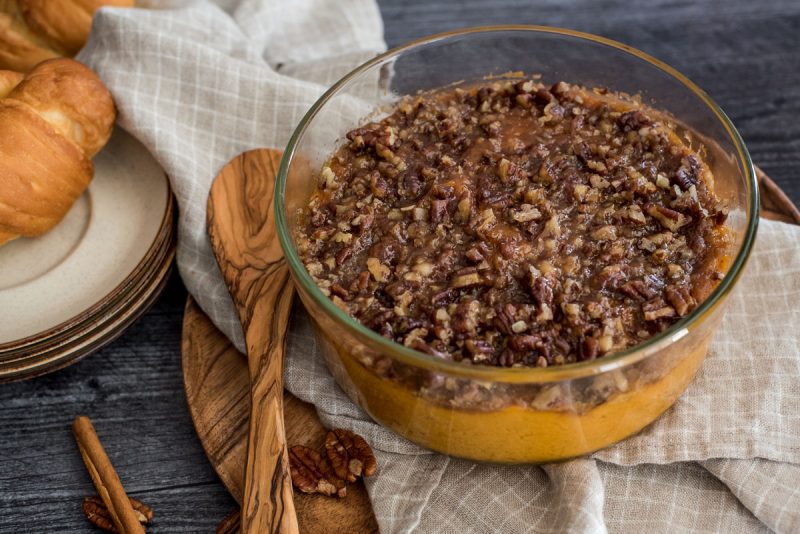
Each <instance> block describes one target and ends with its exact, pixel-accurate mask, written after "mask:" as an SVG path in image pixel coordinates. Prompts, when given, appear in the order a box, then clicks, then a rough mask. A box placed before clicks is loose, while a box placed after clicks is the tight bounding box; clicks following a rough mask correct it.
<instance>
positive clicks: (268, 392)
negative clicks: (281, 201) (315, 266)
mask: <svg viewBox="0 0 800 534" xmlns="http://www.w3.org/2000/svg"><path fill="white" fill-rule="evenodd" d="M279 161H280V152H277V151H275V150H267V149H261V150H252V151H250V152H245V153H244V154H242V155H240V156H239V157H237V158H236V159H234V160H233V161H232V162H231V163H229V164H228V165H226V166H225V167H224V168H223V169H222V171H221V172H220V173H219V175H217V178H216V180H215V181H214V183H213V185H212V186H211V193H210V194H209V197H208V210H207V218H208V234H209V237H210V238H211V246H212V248H213V249H214V254H215V255H216V257H217V263H218V264H219V267H220V271H221V272H222V276H223V278H224V279H225V282H226V284H227V286H228V289H229V291H230V293H231V297H233V301H234V304H235V306H236V309H237V312H238V313H239V320H240V321H241V323H242V329H243V330H244V334H245V341H246V344H247V360H248V367H249V371H250V395H251V397H250V398H251V411H250V431H249V437H248V446H247V465H246V468H245V490H244V500H243V501H242V531H243V532H252V533H259V534H261V533H282V534H294V533H297V532H298V525H297V515H296V513H295V509H294V502H293V500H292V481H291V476H290V473H289V456H288V451H287V447H286V432H285V427H284V422H283V357H284V346H285V342H286V331H287V328H288V323H289V313H290V311H291V305H292V296H293V293H294V287H293V285H292V283H291V280H290V279H289V271H288V268H287V266H286V260H285V259H284V258H283V253H282V250H281V248H280V244H279V242H278V237H277V234H276V228H275V221H274V208H273V195H274V189H275V180H274V176H275V173H276V169H277V166H278V162H279Z"/></svg>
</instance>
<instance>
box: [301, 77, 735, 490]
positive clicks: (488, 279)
mask: <svg viewBox="0 0 800 534" xmlns="http://www.w3.org/2000/svg"><path fill="white" fill-rule="evenodd" d="M684 133H685V132H683V131H679V130H678V128H677V126H676V125H675V124H674V123H673V121H671V120H670V119H669V117H668V116H667V115H666V114H665V113H662V112H658V111H655V110H652V109H651V108H649V107H648V106H647V105H645V104H643V103H641V101H639V100H637V99H631V98H630V97H628V96H626V95H622V94H615V93H613V92H611V91H609V90H608V89H604V88H595V89H589V88H583V87H578V86H574V85H571V84H569V83H566V82H558V83H554V84H552V85H545V84H544V83H542V82H541V81H540V80H535V79H517V80H491V81H486V82H482V83H478V84H475V85H465V86H463V87H457V88H454V87H448V88H443V89H439V90H433V91H429V92H424V93H420V94H417V95H414V96H409V97H406V98H402V99H400V101H399V102H398V104H397V106H396V108H395V109H394V110H390V111H389V113H388V114H387V115H385V116H384V117H383V118H382V119H380V121H376V122H370V123H367V124H363V125H362V126H361V127H359V128H356V129H354V130H353V131H351V132H350V133H349V134H348V135H347V139H348V141H347V142H345V144H344V145H343V146H341V147H340V148H339V149H338V150H337V151H336V152H335V153H334V154H333V155H332V157H331V158H330V159H329V160H328V161H327V162H326V163H325V165H324V166H323V167H322V170H321V171H320V176H319V180H318V183H319V186H318V189H317V190H316V191H315V192H314V194H313V195H312V197H311V199H310V201H309V204H308V209H307V211H306V212H305V213H304V214H303V215H302V216H301V217H300V220H299V221H298V222H299V224H298V225H297V227H298V230H297V235H296V240H297V242H298V245H299V246H298V249H299V250H300V251H301V256H302V259H303V262H304V264H305V265H306V268H307V270H308V272H309V274H310V275H311V276H312V277H313V278H314V280H315V281H316V282H317V283H318V284H319V286H320V287H321V288H322V290H323V292H324V293H325V294H327V295H328V296H329V297H330V298H331V300H333V301H334V303H335V304H336V305H337V306H339V308H341V309H342V310H344V311H345V312H346V313H348V314H350V315H351V316H352V317H353V318H355V319H356V320H358V321H360V322H361V323H362V324H364V325H365V326H367V327H368V328H370V329H372V330H374V331H375V332H377V333H379V334H380V335H382V336H384V337H386V338H387V339H390V340H392V341H394V342H396V343H398V344H401V345H405V346H406V347H411V348H413V349H416V350H418V351H421V352H424V353H426V354H428V355H430V356H432V357H434V358H442V359H448V360H453V361H464V362H466V363H468V364H480V365H496V366H531V367H533V366H539V367H550V366H555V365H562V364H569V363H574V362H578V361H584V360H591V359H594V358H601V357H604V356H605V355H607V354H612V353H614V352H615V351H619V350H625V349H626V348H628V347H631V346H633V345H635V344H637V343H639V342H641V341H644V340H645V339H647V338H648V337H650V336H653V335H656V334H658V333H659V332H660V331H662V330H663V329H665V328H667V327H669V326H670V325H671V324H673V323H675V322H676V321H678V320H679V319H680V317H683V316H685V315H686V314H689V313H691V312H692V310H694V309H696V307H697V304H698V301H700V300H702V298H705V296H707V295H708V294H709V292H710V291H711V290H713V287H714V285H715V284H716V283H717V282H718V280H719V275H718V274H716V273H718V272H719V271H720V269H721V268H722V267H723V266H724V263H723V261H722V258H723V257H724V256H725V254H726V253H727V251H728V249H729V245H730V235H731V234H730V232H729V231H728V230H727V228H725V227H724V226H723V224H724V222H725V219H726V216H725V214H726V213H727V210H726V208H725V206H724V205H723V203H722V202H720V200H719V199H718V198H717V196H716V195H715V194H714V191H713V186H714V182H713V175H712V173H711V169H710V167H709V163H708V162H707V161H706V160H705V159H704V156H703V154H704V153H705V152H707V151H708V148H706V149H704V148H703V147H701V146H699V144H698V143H696V142H695V141H696V140H694V139H691V140H688V141H691V142H688V141H687V136H686V135H684ZM709 161H711V160H710V159H709ZM365 365H367V366H368V367H370V368H371V369H373V370H374V371H375V372H376V373H378V374H380V376H387V377H388V376H391V380H395V381H399V382H403V381H405V382H408V383H410V384H412V387H418V385H419V383H421V382H419V381H414V379H413V378H412V377H411V376H404V375H403V373H399V372H397V369H395V368H394V367H392V368H391V369H390V370H387V369H388V368H386V366H385V365H384V367H381V366H380V365H383V364H379V363H378V361H370V362H368V363H365ZM389 367H391V366H389ZM412 374H413V373H412ZM453 388H455V390H454V389H453ZM441 390H442V392H441V393H440V394H441V396H442V398H443V399H445V400H446V402H447V403H449V405H451V406H453V405H459V404H463V403H468V402H469V403H477V402H479V400H480V399H481V398H483V397H482V394H480V393H479V392H476V391H473V390H470V391H469V392H467V391H461V390H460V389H459V387H458V386H454V385H452V384H450V389H447V388H446V387H444V386H441ZM340 475H341V476H344V475H343V474H342V473H340Z"/></svg>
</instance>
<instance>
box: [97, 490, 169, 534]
mask: <svg viewBox="0 0 800 534" xmlns="http://www.w3.org/2000/svg"><path fill="white" fill-rule="evenodd" d="M128 499H129V500H130V501H131V506H132V507H133V512H134V513H135V514H136V519H138V520H139V522H140V523H141V524H143V525H146V524H147V523H149V522H150V521H151V520H152V519H153V510H151V509H150V507H149V506H147V505H146V504H144V503H143V502H141V501H139V500H136V499H134V498H133V497H128ZM83 513H84V514H85V515H86V519H88V520H89V522H90V523H92V524H93V525H94V526H96V527H98V528H101V529H103V530H107V531H109V532H118V530H117V527H116V526H115V525H114V521H113V520H112V519H111V513H110V512H109V511H108V508H106V505H105V503H104V502H103V499H101V498H100V497H99V496H98V495H92V496H90V497H86V498H85V499H83Z"/></svg>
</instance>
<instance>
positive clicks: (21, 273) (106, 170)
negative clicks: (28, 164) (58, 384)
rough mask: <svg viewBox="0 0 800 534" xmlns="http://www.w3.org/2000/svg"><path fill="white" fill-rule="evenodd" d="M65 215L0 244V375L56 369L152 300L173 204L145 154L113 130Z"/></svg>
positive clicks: (167, 252)
mask: <svg viewBox="0 0 800 534" xmlns="http://www.w3.org/2000/svg"><path fill="white" fill-rule="evenodd" d="M94 164H95V177H94V180H93V181H92V184H91V185H90V186H89V189H88V190H87V191H86V193H84V195H83V196H82V197H81V198H80V199H79V200H78V201H77V202H76V203H75V205H74V206H73V208H72V209H71V210H70V212H69V213H68V214H67V216H66V218H65V219H64V220H63V221H62V222H61V223H60V224H59V225H58V226H57V227H56V228H54V229H53V230H52V231H50V232H49V233H47V234H45V235H43V236H41V237H38V238H35V239H17V240H16V241H12V242H11V243H9V244H7V245H5V246H4V247H0V382H2V381H8V380H15V379H19V378H27V377H31V376H36V375H40V374H43V373H46V372H50V371H53V370H55V369H60V368H62V367H64V366H66V365H68V364H70V363H73V362H74V361H76V360H77V359H79V358H81V357H83V356H86V355H87V354H89V353H91V352H92V351H95V350H97V349H98V348H100V347H102V346H103V345H105V344H107V343H109V342H110V341H112V340H113V339H114V338H115V337H117V336H118V335H119V334H121V333H122V331H123V330H124V329H125V328H126V327H127V326H128V325H130V324H131V323H132V322H133V321H134V320H135V319H136V318H137V317H139V316H140V315H141V314H142V313H144V311H145V310H146V309H147V308H148V307H149V306H150V305H151V304H152V303H153V302H154V301H155V299H156V297H157V296H158V295H159V293H160V292H161V290H162V289H163V287H164V285H165V283H166V280H167V277H168V274H169V271H170V268H171V265H172V260H173V258H174V256H175V225H174V211H175V210H174V204H173V197H172V192H171V190H170V188H169V182H168V181H167V177H166V175H165V174H164V171H163V169H162V168H161V167H160V166H159V164H158V163H157V162H156V161H155V159H154V158H153V156H152V155H151V154H150V153H149V152H148V151H147V149H146V148H145V147H144V146H142V145H141V144H140V143H139V142H138V141H136V140H135V139H134V138H133V137H131V136H130V135H129V134H127V133H125V132H124V131H122V130H120V129H119V128H118V129H117V130H116V131H115V133H114V135H113V136H112V138H111V140H110V141H109V143H108V145H107V146H106V147H105V148H104V149H103V151H102V152H100V154H98V155H97V156H96V157H95V159H94Z"/></svg>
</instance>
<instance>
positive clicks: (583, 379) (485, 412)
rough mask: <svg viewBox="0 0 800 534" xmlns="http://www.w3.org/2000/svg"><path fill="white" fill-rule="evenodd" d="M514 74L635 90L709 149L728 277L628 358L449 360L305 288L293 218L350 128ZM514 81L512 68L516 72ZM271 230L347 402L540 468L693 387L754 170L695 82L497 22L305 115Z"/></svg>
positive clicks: (395, 425) (726, 284)
mask: <svg viewBox="0 0 800 534" xmlns="http://www.w3.org/2000/svg"><path fill="white" fill-rule="evenodd" d="M515 72H516V73H518V72H524V73H526V74H528V75H530V74H537V75H541V76H542V79H543V81H546V82H547V83H553V82H556V81H559V80H564V81H567V82H569V83H575V84H580V85H584V86H587V87H595V86H602V87H608V88H609V89H611V90H612V91H621V92H625V93H629V94H638V95H641V97H642V99H643V101H644V102H646V103H648V104H650V105H652V106H653V107H654V108H656V109H659V110H663V111H666V112H668V113H670V114H671V115H672V116H673V117H674V118H675V120H676V121H677V122H678V123H680V124H681V125H683V126H685V129H686V132H690V133H691V135H692V136H693V137H695V138H697V139H702V141H703V143H704V144H705V145H706V146H707V147H708V148H709V150H708V157H707V160H708V163H709V165H710V166H711V168H712V170H713V172H714V174H715V191H716V193H717V195H718V196H719V197H720V198H721V199H723V200H724V201H725V202H726V204H727V206H728V208H729V209H730V214H729V217H728V222H727V224H728V226H729V227H730V229H731V231H732V235H733V239H732V246H731V250H730V251H729V252H728V257H729V261H728V268H727V270H726V272H725V273H724V274H725V276H724V278H723V279H722V280H721V281H720V283H719V285H718V286H717V287H716V288H715V289H714V290H713V292H712V293H711V294H710V296H709V297H708V298H707V299H706V300H705V301H704V302H703V303H702V304H701V305H700V306H698V308H697V309H696V310H694V311H693V312H692V313H691V314H689V315H688V316H686V317H684V318H683V319H682V320H681V321H679V322H678V323H676V324H674V325H673V326H672V327H670V328H669V329H667V330H665V331H663V332H662V333H660V334H658V335H656V336H654V337H652V338H650V339H649V340H647V341H645V342H643V343H641V344H639V345H637V346H635V347H633V348H631V349H629V350H625V351H623V352H618V353H615V354H611V355H608V356H605V357H602V358H599V359H596V360H593V361H587V362H582V363H574V364H569V365H565V366H560V367H558V366H557V367H548V368H496V367H484V366H479V365H467V364H464V363H458V362H450V361H444V360H440V359H436V358H434V357H432V356H429V355H427V354H423V353H420V352H416V351H414V350H412V349H409V348H407V347H404V346H402V345H400V344H397V343H394V342H392V341H390V340H388V339H386V338H384V337H382V336H380V335H379V334H377V333H376V332H373V331H372V330H369V329H368V328H366V327H365V326H363V325H361V324H360V323H358V322H356V321H355V320H354V319H352V318H351V317H349V316H348V315H346V314H345V313H344V312H342V311H341V310H340V309H339V308H337V307H336V306H335V305H334V304H333V302H332V301H331V300H329V298H328V297H326V296H325V295H324V294H323V293H322V292H321V291H320V290H319V288H318V287H317V286H316V285H315V283H314V282H313V280H312V278H311V277H310V276H309V274H308V272H307V271H306V270H305V268H304V266H303V263H302V262H301V261H300V258H299V257H298V254H297V251H296V249H295V243H294V238H293V236H294V235H295V231H296V229H297V227H298V224H299V219H298V213H300V212H302V210H303V208H304V207H305V206H306V203H307V201H308V198H309V196H310V194H311V192H312V190H313V189H314V187H315V185H316V183H317V176H318V173H319V170H320V168H321V167H322V165H323V163H324V162H325V161H326V160H327V159H328V158H329V157H330V155H331V154H332V153H333V151H334V150H335V149H336V148H337V147H338V146H339V145H340V144H341V143H342V141H343V138H344V134H345V133H346V132H347V131H349V130H350V129H352V128H354V127H356V126H358V125H359V124H361V123H363V122H364V120H365V118H366V117H367V116H369V115H370V114H373V115H374V114H376V113H380V110H385V109H386V107H387V105H388V104H390V103H392V102H394V101H396V100H397V99H398V98H399V97H400V96H402V95H407V94H414V93H416V92H417V91H420V90H429V89H435V88H439V87H443V86H447V85H454V84H456V85H457V84H466V83H470V82H475V81H479V80H482V79H485V78H486V77H487V76H508V75H509V73H515ZM512 75H513V74H512ZM276 188H277V189H276V191H277V194H276V195H275V198H276V221H277V226H278V232H279V236H280V241H281V245H282V247H283V250H284V252H285V255H286V259H287V261H288V265H289V268H290V271H291V274H292V278H293V280H294V282H295V285H296V287H297V290H298V293H299V295H300V297H301V299H302V301H303V303H304V305H305V307H306V308H307V310H308V312H309V314H310V316H311V318H312V319H313V322H314V325H315V328H316V332H317V334H318V337H319V340H320V346H321V348H322V352H323V355H324V357H325V360H326V362H327V365H328V367H329V368H330V370H331V372H332V373H333V375H334V376H335V377H336V380H337V382H338V383H339V385H340V386H341V387H342V389H343V390H344V391H345V392H347V394H348V395H349V396H350V398H351V399H352V400H353V401H354V402H356V403H358V404H359V405H360V406H361V407H362V408H364V410H366V411H367V413H369V415H370V416H371V417H372V418H373V419H375V420H376V421H377V422H379V423H381V424H382V425H384V426H386V427H388V428H390V429H392V430H393V431H395V432H396V433H398V434H400V435H402V436H405V437H406V438H408V439H410V440H411V441H414V442H415V443H418V444H420V445H422V446H424V447H427V448H429V449H431V450H434V451H438V452H441V453H445V454H449V455H453V456H458V457H462V458H468V459H472V460H480V461H491V462H508V463H530V462H532V463H543V462H552V461H557V460H563V459H567V458H571V457H575V456H581V455H585V454H588V453H591V452H592V451H595V450H598V449H601V448H604V447H607V446H609V445H611V444H613V443H615V442H617V441H619V440H621V439H624V438H625V437H627V436H630V435H632V434H634V433H636V432H638V431H639V430H641V429H642V428H644V427H645V426H647V425H648V424H649V423H651V422H652V421H653V420H655V419H656V418H657V417H658V416H659V415H661V414H662V413H663V412H664V411H665V410H666V409H667V408H669V407H670V406H671V405H672V404H673V403H674V402H675V401H676V400H677V399H678V397H679V396H680V394H681V393H682V392H683V391H684V390H685V389H686V387H687V386H688V385H689V383H690V382H691V381H692V379H693V377H694V376H695V374H696V372H697V370H698V369H699V367H700V365H701V364H702V362H703V360H704V358H705V356H706V353H707V352H708V347H709V344H710V343H711V340H712V337H713V335H714V332H715V330H716V329H717V327H718V326H719V323H720V320H721V318H722V315H723V313H724V310H725V301H726V298H727V296H728V294H729V292H730V291H731V289H732V288H733V287H734V286H735V284H736V282H737V280H738V279H739V276H740V275H741V272H742V269H743V267H744V265H745V263H746V261H747V258H748V255H749V253H750V249H751V247H752V244H753V240H754V238H755V234H756V227H757V223H758V205H759V204H758V190H757V187H756V178H755V172H754V169H753V165H752V162H751V161H750V156H749V154H748V152H747V149H746V148H745V146H744V143H743V141H742V139H741V137H740V136H739V134H738V133H737V131H736V130H735V128H734V127H733V125H732V124H731V122H730V120H729V119H728V118H727V117H726V116H725V114H724V113H723V112H722V110H721V109H720V108H719V107H718V106H717V105H716V104H715V103H714V102H713V101H712V100H711V99H710V98H709V97H708V95H706V94H705V93H704V92H703V91H702V90H701V89H699V88H698V87H697V86H696V85H694V84H693V83H692V82H691V81H689V80H688V79H686V78H685V77H684V76H683V75H681V74H680V73H678V72H676V71H675V70H674V69H672V68H670V67H669V66H667V65H665V64H664V63H662V62H660V61H658V60H656V59H654V58H652V57H650V56H648V55H646V54H644V53H642V52H640V51H638V50H635V49H633V48H631V47H628V46H625V45H622V44H619V43H616V42H614V41H610V40H608V39H604V38H602V37H597V36H594V35H589V34H585V33H579V32H575V31H571V30H564V29H557V28H549V27H536V26H495V27H483V28H473V29H465V30H459V31H455V32H450V33H445V34H440V35H435V36H432V37H428V38H425V39H421V40H418V41H415V42H412V43H410V44H408V45H405V46H402V47H399V48H396V49H394V50H391V51H389V52H387V53H385V54H383V55H381V56H378V57H376V58H375V59H372V60H370V61H368V62H367V63H365V64H363V65H361V66H360V67H358V68H357V69H355V70H354V71H352V72H351V73H349V74H348V75H347V76H345V77H344V78H342V79H341V80H340V81H339V82H337V83H336V84H335V85H334V86H333V87H332V88H331V89H330V90H329V91H327V92H326V93H325V94H324V95H323V96H322V97H321V98H320V99H319V100H318V101H317V102H316V104H314V106H313V107H312V108H311V110H310V111H309V112H308V113H307V114H306V116H305V117H304V118H303V120H302V121H301V123H300V124H299V126H298V127H297V129H296V131H295V132H294V135H293V136H292V138H291V140H290V141H289V144H288V146H287V148H286V151H285V152H284V156H283V160H282V162H281V166H280V170H279V174H278V179H277V184H276Z"/></svg>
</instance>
